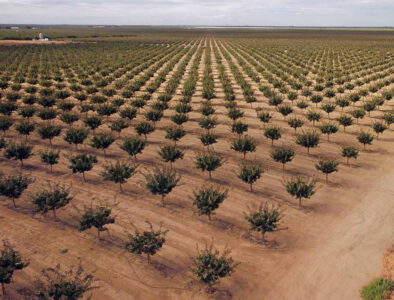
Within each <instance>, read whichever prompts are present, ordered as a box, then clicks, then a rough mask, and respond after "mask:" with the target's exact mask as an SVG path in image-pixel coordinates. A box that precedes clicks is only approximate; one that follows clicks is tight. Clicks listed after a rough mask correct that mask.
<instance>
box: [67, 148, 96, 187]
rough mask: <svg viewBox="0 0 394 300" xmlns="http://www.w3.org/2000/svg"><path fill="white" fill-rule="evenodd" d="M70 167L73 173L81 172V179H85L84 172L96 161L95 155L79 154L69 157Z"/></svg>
mask: <svg viewBox="0 0 394 300" xmlns="http://www.w3.org/2000/svg"><path fill="white" fill-rule="evenodd" d="M70 163H71V164H70V167H69V168H70V169H71V170H72V172H73V173H82V177H83V181H86V178H85V172H87V171H90V170H91V169H92V168H93V164H95V163H97V157H96V156H94V155H87V154H80V155H76V156H73V157H71V158H70Z"/></svg>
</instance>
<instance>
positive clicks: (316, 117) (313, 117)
mask: <svg viewBox="0 0 394 300" xmlns="http://www.w3.org/2000/svg"><path fill="white" fill-rule="evenodd" d="M306 118H307V119H308V121H309V122H312V123H313V125H315V122H319V121H320V119H321V114H320V113H319V112H317V111H313V110H310V111H308V113H307V114H306Z"/></svg>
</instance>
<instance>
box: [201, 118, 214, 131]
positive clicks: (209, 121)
mask: <svg viewBox="0 0 394 300" xmlns="http://www.w3.org/2000/svg"><path fill="white" fill-rule="evenodd" d="M217 123H218V122H217V119H216V118H213V117H202V118H200V120H199V121H198V124H199V125H200V127H201V128H203V129H205V130H206V131H207V132H208V133H210V130H211V129H213V128H215V127H216V125H217Z"/></svg>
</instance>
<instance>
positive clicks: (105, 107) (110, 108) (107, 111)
mask: <svg viewBox="0 0 394 300" xmlns="http://www.w3.org/2000/svg"><path fill="white" fill-rule="evenodd" d="M116 111H117V107H116V106H115V105H112V104H107V103H105V104H102V105H100V106H99V107H98V108H97V113H98V114H99V115H101V116H106V118H107V122H108V121H109V117H110V116H111V115H113V114H114V113H116Z"/></svg>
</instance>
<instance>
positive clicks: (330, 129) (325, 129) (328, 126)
mask: <svg viewBox="0 0 394 300" xmlns="http://www.w3.org/2000/svg"><path fill="white" fill-rule="evenodd" d="M319 129H320V131H321V133H323V134H327V141H330V135H331V134H334V133H336V132H337V131H338V126H337V125H335V124H334V123H331V122H324V123H323V124H322V125H320V126H319Z"/></svg>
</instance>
